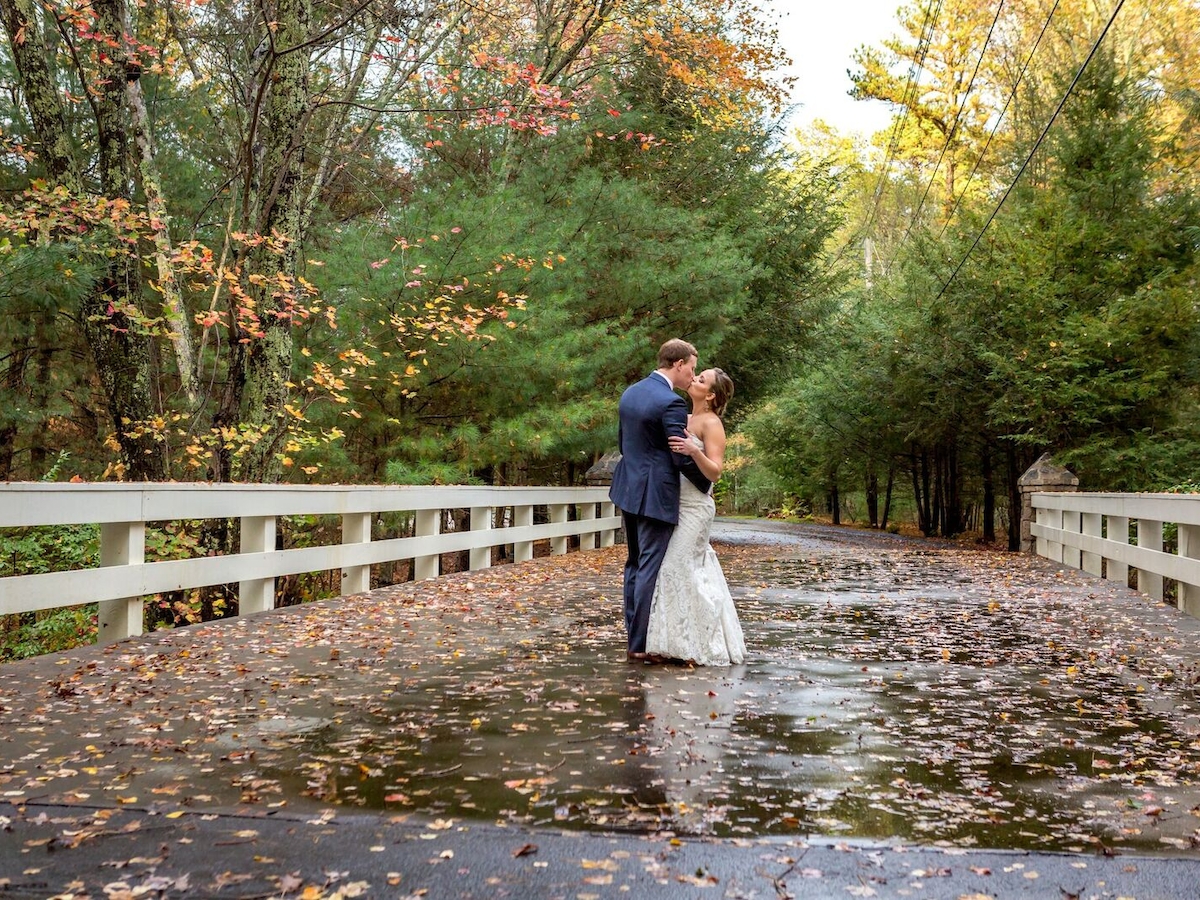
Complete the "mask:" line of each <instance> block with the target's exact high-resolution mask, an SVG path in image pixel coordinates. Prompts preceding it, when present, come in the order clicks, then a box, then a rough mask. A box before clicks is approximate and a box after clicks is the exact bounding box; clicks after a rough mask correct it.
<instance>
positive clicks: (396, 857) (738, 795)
mask: <svg viewBox="0 0 1200 900" xmlns="http://www.w3.org/2000/svg"><path fill="white" fill-rule="evenodd" d="M715 538H716V541H717V550H718V554H719V555H720V557H721V559H722V564H723V565H724V566H725V569H726V574H727V576H728V579H729V581H730V585H731V588H732V590H733V592H734V596H735V600H736V602H737V605H738V609H739V614H740V616H741V618H742V620H743V625H744V628H745V631H746V637H747V643H748V645H749V650H750V653H749V657H748V659H747V662H746V664H745V665H742V666H736V667H731V668H724V669H703V668H696V669H693V668H688V667H684V666H645V665H641V664H637V665H631V664H629V663H626V662H625V661H624V646H623V635H622V632H621V625H620V620H621V617H620V613H619V607H620V601H619V595H620V568H621V563H622V553H623V549H622V548H613V549H612V550H604V551H595V552H590V553H587V554H572V555H570V556H567V557H554V558H549V559H539V560H535V561H533V562H531V563H525V564H521V565H518V566H504V567H497V568H495V569H492V570H488V571H486V572H476V573H463V574H460V575H453V576H447V577H444V578H441V579H438V580H436V581H433V582H423V583H421V584H417V585H403V586H397V587H394V588H386V589H381V590H377V591H374V592H372V593H371V594H367V595H360V596H357V597H352V598H347V599H344V600H337V601H326V602H321V603H317V604H311V605H308V606H305V607H294V608H291V609H285V610H277V611H275V612H273V613H268V614H266V615H264V616H259V617H251V618H247V619H240V620H231V621H229V622H223V623H214V624H212V625H206V626H196V627H192V628H188V629H184V630H179V631H174V632H163V633H159V634H155V635H149V636H146V637H143V638H139V639H133V640H129V641H124V642H121V643H119V644H116V645H114V646H111V647H108V648H103V649H97V648H89V649H87V650H83V651H74V652H71V653H69V654H58V655H54V656H50V657H45V658H42V659H38V660H32V661H27V662H22V663H16V664H9V665H6V666H3V667H0V898H2V897H4V896H9V895H11V896H19V897H34V896H39V897H44V896H53V895H62V896H66V895H70V896H73V897H88V896H91V897H121V896H131V897H132V896H154V897H157V896H185V895H186V896H213V897H251V896H293V895H294V896H308V897H310V898H315V897H333V896H339V895H340V896H371V897H406V896H431V897H458V896H480V897H485V896H486V897H490V896H503V895H506V894H507V895H511V896H518V897H526V896H529V897H534V896H536V897H559V896H561V897H585V898H586V897H589V896H609V895H614V896H615V895H616V894H618V893H625V894H629V893H632V895H633V896H639V897H640V896H657V895H659V894H660V893H661V895H663V896H665V895H666V892H668V891H671V892H672V893H671V896H680V895H683V896H689V895H692V894H694V895H696V896H729V897H751V896H753V897H787V896H797V897H825V896H846V895H847V892H849V895H853V896H914V897H1007V896H1045V897H1070V896H1079V897H1110V896H1111V897H1118V896H1127V897H1137V898H1142V900H1145V898H1147V897H1170V898H1175V897H1178V898H1192V897H1198V896H1200V888H1196V887H1195V885H1196V884H1197V883H1200V855H1198V854H1197V846H1200V698H1198V696H1197V683H1198V678H1200V672H1198V669H1197V663H1198V661H1200V621H1197V620H1193V619H1189V618H1186V617H1183V616H1182V615H1180V614H1179V613H1177V612H1176V611H1174V610H1173V609H1170V608H1168V607H1164V606H1162V605H1161V604H1157V603H1154V602H1153V601H1150V600H1149V599H1147V598H1145V597H1141V596H1139V595H1137V594H1135V593H1134V592H1131V591H1129V590H1127V589H1125V588H1123V587H1118V586H1115V585H1112V584H1110V583H1107V582H1104V581H1101V580H1099V579H1095V578H1092V577H1090V576H1087V575H1084V574H1083V573H1080V572H1076V571H1072V570H1061V569H1059V568H1057V567H1055V566H1054V565H1052V564H1050V563H1048V562H1046V561H1042V560H1036V559H1031V558H1028V557H1021V556H1014V555H1011V554H1007V553H994V552H984V551H978V550H972V549H970V548H962V547H959V546H955V545H952V544H948V543H945V542H934V541H921V540H914V539H908V538H901V537H897V536H892V535H886V534H873V533H870V532H865V531H858V530H852V529H835V528H828V527H820V526H798V525H787V524H783V523H775V522H760V521H754V522H747V521H732V520H723V521H721V522H719V523H718V526H717V529H716V532H715ZM531 848H532V849H531ZM181 879H182V880H181ZM122 891H125V892H126V893H125V894H122ZM422 891H424V892H425V893H421V892H422ZM689 891H690V892H691V894H689V893H688V892H689ZM306 892H307V893H306ZM681 892H682V894H681Z"/></svg>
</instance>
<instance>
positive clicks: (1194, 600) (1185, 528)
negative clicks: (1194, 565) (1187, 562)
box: [1175, 525, 1200, 616]
mask: <svg viewBox="0 0 1200 900" xmlns="http://www.w3.org/2000/svg"><path fill="white" fill-rule="evenodd" d="M1178 527H1179V555H1180V556H1186V557H1188V558H1189V559H1200V525H1180V526H1178ZM1176 589H1177V590H1178V591H1179V596H1178V598H1177V599H1176V601H1175V605H1176V606H1178V607H1179V608H1180V609H1181V610H1183V611H1184V612H1185V613H1187V614H1188V615H1189V616H1200V585H1196V584H1189V583H1188V582H1186V581H1180V582H1177V584H1176Z"/></svg>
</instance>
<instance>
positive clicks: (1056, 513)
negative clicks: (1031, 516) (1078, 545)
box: [1037, 509, 1063, 562]
mask: <svg viewBox="0 0 1200 900" xmlns="http://www.w3.org/2000/svg"><path fill="white" fill-rule="evenodd" d="M1037 521H1038V524H1039V525H1045V526H1046V527H1047V528H1057V529H1059V530H1060V531H1061V530H1062V527H1063V511H1062V510H1061V509H1039V510H1038V511H1037ZM1037 554H1038V556H1044V557H1045V558H1046V559H1051V560H1054V562H1062V561H1063V545H1062V544H1060V543H1058V541H1051V540H1049V539H1047V538H1038V539H1037Z"/></svg>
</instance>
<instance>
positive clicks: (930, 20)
mask: <svg viewBox="0 0 1200 900" xmlns="http://www.w3.org/2000/svg"><path fill="white" fill-rule="evenodd" d="M943 2H944V0H938V3H937V9H936V10H935V9H934V7H933V5H932V3H930V4H929V5H927V6H926V7H925V19H924V21H922V22H921V34H920V37H918V39H917V47H916V51H915V53H914V54H913V61H912V64H911V65H910V66H909V67H908V81H907V83H906V84H905V86H904V94H903V96H902V97H901V98H900V106H901V107H902V111H901V113H900V114H899V116H898V117H897V119H896V121H895V123H894V124H893V125H892V133H891V136H890V137H889V138H888V145H887V150H886V151H885V152H884V157H883V165H882V166H881V168H880V170H879V180H878V181H877V182H876V183H875V191H874V196H873V198H872V199H873V203H872V205H871V211H870V212H869V213H867V218H866V221H864V222H863V224H862V226H861V227H860V228H859V229H858V230H857V231H856V232H855V233H854V235H853V236H852V237H850V238H847V239H846V241H845V243H843V244H842V246H841V248H840V249H839V250H838V252H837V256H835V257H834V258H833V262H831V263H830V264H829V266H828V268H829V269H830V270H832V269H834V268H835V267H836V266H837V264H838V263H839V262H841V259H842V257H843V256H844V255H845V253H846V251H847V250H848V249H850V245H851V244H853V243H854V242H855V241H857V240H858V238H859V236H860V235H862V234H863V233H864V232H866V231H868V230H870V228H871V225H872V223H873V222H874V220H875V214H876V213H877V212H879V204H880V201H881V200H882V198H883V183H884V181H885V180H886V179H887V171H888V166H889V165H890V164H891V161H892V156H893V154H894V153H895V152H896V149H897V147H898V146H899V141H900V133H901V132H902V131H903V130H904V123H905V122H906V121H907V119H908V112H909V109H910V106H911V101H912V99H913V98H914V97H915V95H916V91H917V82H918V81H919V79H920V72H921V71H922V70H924V68H925V57H926V56H927V55H928V53H929V44H930V42H931V41H932V40H933V31H934V28H936V26H937V19H938V16H939V15H941V11H942V4H943Z"/></svg>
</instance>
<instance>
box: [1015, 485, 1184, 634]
mask: <svg viewBox="0 0 1200 900" xmlns="http://www.w3.org/2000/svg"><path fill="white" fill-rule="evenodd" d="M1032 503H1033V510H1034V515H1035V520H1034V522H1033V524H1032V525H1031V528H1030V531H1031V533H1032V535H1033V537H1034V538H1035V539H1036V542H1037V543H1036V547H1035V550H1036V552H1037V554H1038V555H1039V556H1044V557H1046V558H1047V559H1052V560H1054V561H1055V562H1061V563H1064V564H1065V565H1068V566H1074V567H1075V568H1077V569H1083V570H1084V571H1085V572H1090V573H1091V574H1093V575H1103V576H1104V577H1105V578H1108V579H1110V580H1113V581H1120V582H1122V583H1130V582H1131V581H1132V582H1133V583H1135V584H1136V587H1137V589H1138V590H1139V591H1141V592H1143V593H1145V594H1149V595H1150V596H1151V597H1153V598H1154V599H1155V600H1162V599H1163V598H1164V596H1165V595H1166V580H1167V579H1169V580H1170V581H1173V582H1174V583H1175V603H1176V605H1177V606H1178V607H1179V609H1181V610H1183V611H1184V612H1186V613H1188V614H1189V615H1192V616H1200V495H1197V494H1100V493H1075V492H1070V491H1067V492H1057V493H1035V494H1034V495H1033V497H1032ZM1172 526H1174V529H1173V530H1174V533H1175V539H1174V545H1175V551H1174V552H1165V551H1164V549H1163V547H1164V534H1169V533H1170V531H1171V530H1172ZM1131 574H1132V576H1133V577H1132V579H1131V577H1130V576H1131Z"/></svg>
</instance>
